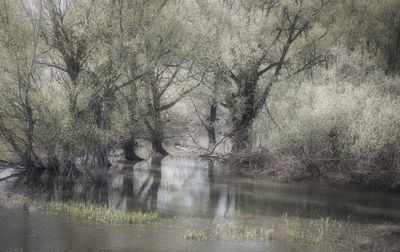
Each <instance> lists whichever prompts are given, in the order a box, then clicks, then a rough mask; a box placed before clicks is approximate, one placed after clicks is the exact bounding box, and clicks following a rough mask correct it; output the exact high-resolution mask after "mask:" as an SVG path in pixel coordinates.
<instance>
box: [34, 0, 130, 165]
mask: <svg viewBox="0 0 400 252" xmlns="http://www.w3.org/2000/svg"><path fill="white" fill-rule="evenodd" d="M44 8H45V10H46V12H45V13H46V19H45V23H44V25H42V30H41V33H40V34H41V38H42V40H43V41H44V42H45V44H46V45H47V46H48V48H49V53H48V55H47V58H46V59H45V60H43V61H42V62H41V64H43V65H44V66H48V67H51V68H52V69H53V70H54V71H57V72H58V75H59V76H61V77H60V78H59V80H60V85H62V86H63V87H64V89H65V90H66V93H67V95H68V97H69V115H70V124H69V129H68V130H67V132H68V131H69V133H68V134H67V135H68V136H70V137H68V136H66V137H65V139H64V140H65V141H64V149H65V151H66V153H67V154H68V153H76V152H78V153H77V154H78V155H79V156H84V154H92V155H91V156H92V157H93V160H94V161H95V163H96V164H97V165H98V166H100V167H104V166H109V162H108V159H107V155H108V151H109V149H110V147H111V144H114V143H113V142H116V140H115V139H113V137H115V136H112V135H111V132H112V123H111V122H112V120H111V119H112V115H113V113H114V111H115V107H116V105H117V101H118V98H117V93H118V91H119V90H120V89H122V88H124V87H126V86H128V85H130V84H131V82H132V81H131V80H130V79H129V78H128V77H127V75H126V74H125V73H124V71H123V70H124V69H123V67H122V66H123V63H124V60H125V57H124V56H123V55H124V54H123V52H122V49H123V47H121V46H120V45H121V44H122V42H121V39H122V37H121V33H122V31H121V30H120V29H119V27H120V24H119V22H118V21H119V19H118V15H119V14H118V8H117V3H116V2H115V1H112V2H109V1H98V2H96V3H95V2H94V1H84V0H69V1H60V0H49V1H46V4H45V5H44ZM72 158H74V156H73V157H72ZM72 161H73V160H72Z"/></svg>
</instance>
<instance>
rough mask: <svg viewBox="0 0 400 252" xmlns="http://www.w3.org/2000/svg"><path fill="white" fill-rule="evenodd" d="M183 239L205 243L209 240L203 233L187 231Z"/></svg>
mask: <svg viewBox="0 0 400 252" xmlns="http://www.w3.org/2000/svg"><path fill="white" fill-rule="evenodd" d="M183 237H184V238H185V239H187V240H196V241H205V240H207V238H206V235H205V234H204V232H202V231H192V230H190V231H186V233H185V234H184V235H183Z"/></svg>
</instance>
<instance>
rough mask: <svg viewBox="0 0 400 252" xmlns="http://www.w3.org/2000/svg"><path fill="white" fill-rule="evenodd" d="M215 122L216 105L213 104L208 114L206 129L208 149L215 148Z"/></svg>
mask: <svg viewBox="0 0 400 252" xmlns="http://www.w3.org/2000/svg"><path fill="white" fill-rule="evenodd" d="M216 121H217V105H216V103H215V102H213V104H211V107H210V114H209V117H208V127H207V128H206V129H207V133H208V145H209V147H213V146H215V144H216V142H217V139H216V135H215V122H216Z"/></svg>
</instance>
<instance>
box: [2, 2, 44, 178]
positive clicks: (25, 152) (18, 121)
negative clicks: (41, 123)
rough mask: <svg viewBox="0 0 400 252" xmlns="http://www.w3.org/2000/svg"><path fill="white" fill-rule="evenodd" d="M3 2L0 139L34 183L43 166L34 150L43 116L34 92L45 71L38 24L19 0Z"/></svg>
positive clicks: (36, 90)
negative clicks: (41, 59) (40, 60)
mask: <svg viewBox="0 0 400 252" xmlns="http://www.w3.org/2000/svg"><path fill="white" fill-rule="evenodd" d="M0 6H1V7H0V76H1V77H0V139H1V140H3V141H5V142H6V143H7V144H8V145H9V146H10V147H11V148H12V150H13V152H14V153H15V155H16V157H17V158H18V159H19V162H21V163H22V165H24V166H25V167H26V169H27V173H28V176H27V182H28V183H29V184H31V185H32V184H33V183H35V182H36V178H37V176H36V174H37V173H36V171H37V170H38V169H39V168H42V166H43V164H42V161H41V159H40V156H39V153H38V152H37V150H35V147H36V146H37V143H38V139H37V138H38V136H37V134H36V127H37V125H38V120H39V119H40V118H39V117H38V113H37V110H38V109H39V104H38V103H37V98H36V97H35V96H37V94H38V89H39V88H40V85H41V77H40V76H41V75H42V74H43V69H42V68H41V67H40V66H39V65H38V64H37V60H38V55H39V54H40V50H39V38H38V34H39V32H38V26H37V25H36V22H32V21H33V20H31V18H30V17H29V16H28V15H27V13H26V12H25V11H24V6H23V5H22V4H21V3H20V2H14V1H2V2H1V3H0ZM25 8H28V7H27V6H25ZM39 22H40V20H39Z"/></svg>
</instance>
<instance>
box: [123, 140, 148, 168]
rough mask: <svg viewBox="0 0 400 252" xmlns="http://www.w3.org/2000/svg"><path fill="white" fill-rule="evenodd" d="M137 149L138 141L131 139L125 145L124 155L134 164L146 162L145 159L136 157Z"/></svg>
mask: <svg viewBox="0 0 400 252" xmlns="http://www.w3.org/2000/svg"><path fill="white" fill-rule="evenodd" d="M135 147H136V141H135V138H134V137H131V138H130V139H129V140H127V141H126V142H124V143H123V145H122V149H123V150H124V155H125V159H126V160H129V161H134V162H138V161H142V160H144V159H143V158H141V157H139V156H138V155H136V152H135Z"/></svg>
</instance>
